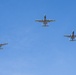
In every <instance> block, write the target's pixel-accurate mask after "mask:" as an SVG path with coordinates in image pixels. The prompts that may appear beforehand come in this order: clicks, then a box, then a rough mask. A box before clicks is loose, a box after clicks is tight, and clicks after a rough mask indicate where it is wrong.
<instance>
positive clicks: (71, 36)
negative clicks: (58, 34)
mask: <svg viewBox="0 0 76 75" xmlns="http://www.w3.org/2000/svg"><path fill="white" fill-rule="evenodd" d="M64 36H65V37H68V38H71V40H70V41H76V40H75V38H76V35H75V34H74V31H73V32H72V34H71V35H64Z"/></svg>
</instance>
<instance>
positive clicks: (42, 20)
mask: <svg viewBox="0 0 76 75" xmlns="http://www.w3.org/2000/svg"><path fill="white" fill-rule="evenodd" d="M35 21H36V22H44V20H35Z"/></svg>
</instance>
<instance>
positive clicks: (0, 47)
mask: <svg viewBox="0 0 76 75" xmlns="http://www.w3.org/2000/svg"><path fill="white" fill-rule="evenodd" d="M7 44H8V43H3V44H0V49H3V48H2V46H4V45H7Z"/></svg>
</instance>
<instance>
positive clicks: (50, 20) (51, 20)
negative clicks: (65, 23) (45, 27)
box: [46, 20, 55, 22]
mask: <svg viewBox="0 0 76 75" xmlns="http://www.w3.org/2000/svg"><path fill="white" fill-rule="evenodd" d="M46 21H47V22H54V21H55V20H46Z"/></svg>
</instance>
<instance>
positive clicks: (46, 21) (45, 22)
mask: <svg viewBox="0 0 76 75" xmlns="http://www.w3.org/2000/svg"><path fill="white" fill-rule="evenodd" d="M35 21H36V22H42V23H43V24H44V25H43V26H45V27H46V26H48V25H47V23H48V22H54V21H55V20H47V19H46V15H45V16H44V20H35Z"/></svg>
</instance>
